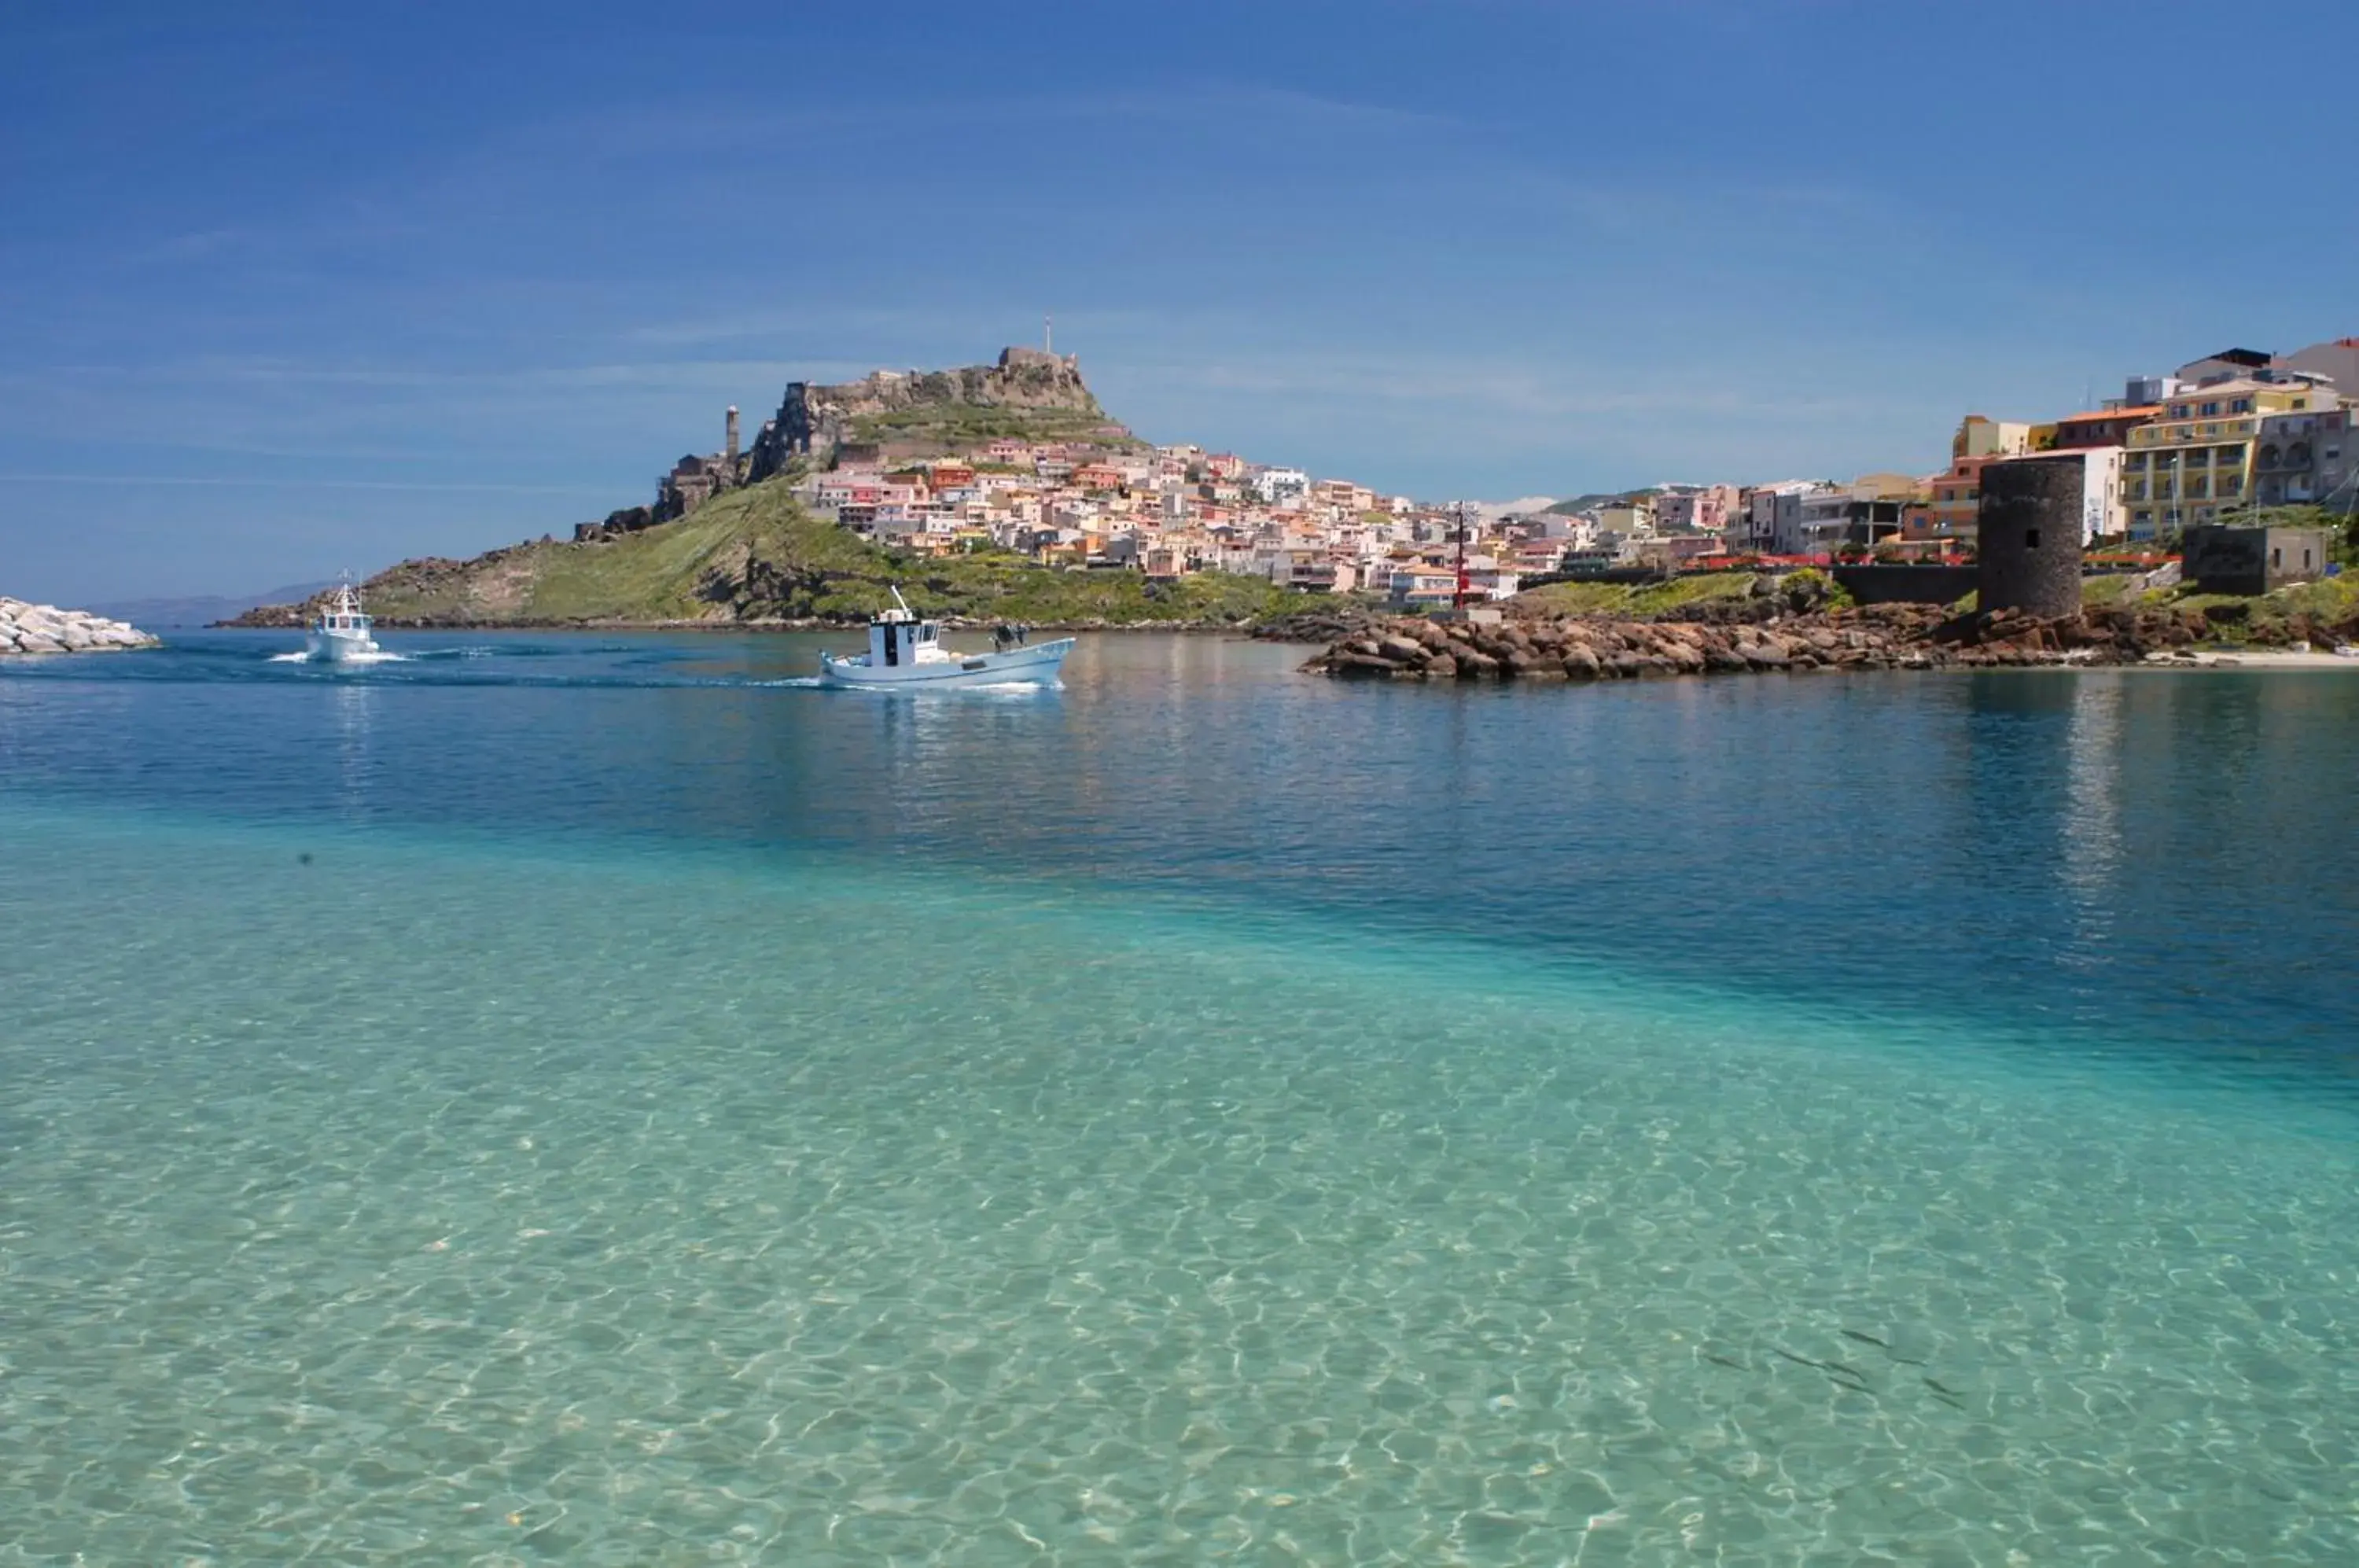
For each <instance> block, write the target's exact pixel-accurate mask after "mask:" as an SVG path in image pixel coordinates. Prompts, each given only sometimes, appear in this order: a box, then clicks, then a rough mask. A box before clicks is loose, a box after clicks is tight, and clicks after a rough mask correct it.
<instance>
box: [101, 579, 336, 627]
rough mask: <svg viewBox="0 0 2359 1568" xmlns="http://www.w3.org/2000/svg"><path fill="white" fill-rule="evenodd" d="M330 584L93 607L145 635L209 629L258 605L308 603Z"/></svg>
mask: <svg viewBox="0 0 2359 1568" xmlns="http://www.w3.org/2000/svg"><path fill="white" fill-rule="evenodd" d="M332 586H333V584H332V583H296V584H295V585H293V586H292V587H288V588H273V589H270V590H268V591H267V592H266V593H233V594H220V593H213V594H201V595H197V596H193V597H190V598H186V599H122V600H117V601H116V602H115V603H114V604H93V605H92V606H91V611H92V614H94V615H104V616H107V617H108V618H109V619H111V620H117V621H128V622H130V623H131V624H132V625H133V626H137V627H139V628H141V629H142V630H145V631H153V630H155V629H156V628H157V627H159V626H212V625H214V624H216V623H217V622H221V621H228V620H234V619H236V618H237V617H238V616H240V615H244V614H245V613H246V612H247V611H248V610H251V609H253V608H254V607H255V605H257V604H291V603H294V602H297V601H299V600H303V599H308V598H310V596H311V595H312V594H314V593H318V592H320V591H321V589H322V588H328V587H332Z"/></svg>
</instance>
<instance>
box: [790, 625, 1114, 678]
mask: <svg viewBox="0 0 2359 1568" xmlns="http://www.w3.org/2000/svg"><path fill="white" fill-rule="evenodd" d="M1072 651H1073V639H1072V638H1071V637H1059V638H1057V639H1056V640H1055V641H1054V642H1044V643H1039V644H1038V645H1035V646H1032V647H1027V648H1009V649H1006V651H1004V652H994V653H970V654H963V655H960V656H957V657H954V658H951V659H941V660H939V661H928V662H925V663H919V664H901V665H892V664H887V665H883V666H879V667H876V668H871V667H870V665H869V663H868V660H867V659H866V658H865V657H864V656H863V657H855V658H852V659H838V658H837V657H836V656H835V655H833V654H832V653H822V654H821V655H820V656H819V667H820V679H821V680H822V681H826V682H827V683H828V684H829V685H831V686H864V687H868V688H871V689H873V690H875V691H945V690H955V689H957V688H959V687H962V686H1011V685H1035V686H1046V685H1050V684H1053V683H1054V682H1055V681H1057V679H1058V674H1059V671H1060V670H1061V669H1062V668H1063V666H1064V663H1065V656H1066V655H1067V654H1069V653H1071V652H1072Z"/></svg>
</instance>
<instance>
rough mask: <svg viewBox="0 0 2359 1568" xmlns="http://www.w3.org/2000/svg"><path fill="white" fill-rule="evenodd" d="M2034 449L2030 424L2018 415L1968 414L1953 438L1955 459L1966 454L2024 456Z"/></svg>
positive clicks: (1951, 443)
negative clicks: (2009, 416)
mask: <svg viewBox="0 0 2359 1568" xmlns="http://www.w3.org/2000/svg"><path fill="white" fill-rule="evenodd" d="M2030 450H2031V426H2030V425H2028V424H2027V423H2025V422H2023V421H2022V420H2019V419H1984V418H1983V416H1982V415H1980V414H1968V415H1967V416H1966V417H1965V418H1964V419H1961V420H1959V421H1958V433H1957V434H1955V435H1953V436H1951V438H1950V456H1951V460H1952V461H1955V460H1956V459H1959V458H1964V457H2021V456H2022V455H2023V454H2024V453H2025V452H2029V451H2030Z"/></svg>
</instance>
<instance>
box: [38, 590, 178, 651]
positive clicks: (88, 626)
mask: <svg viewBox="0 0 2359 1568" xmlns="http://www.w3.org/2000/svg"><path fill="white" fill-rule="evenodd" d="M157 641H158V639H157V638H155V637H150V636H149V635H148V634H147V633H146V632H143V631H141V630H140V629H139V628H138V627H136V626H129V625H126V624H125V623H124V622H122V621H111V620H108V619H107V618H106V617H105V616H104V615H90V614H88V613H87V612H85V611H82V610H60V609H59V608H58V607H57V606H56V605H54V604H27V603H26V602H25V601H24V600H22V599H6V598H0V657H5V656H7V655H9V654H18V653H96V652H101V651H103V650H107V649H112V648H154V647H156V646H157Z"/></svg>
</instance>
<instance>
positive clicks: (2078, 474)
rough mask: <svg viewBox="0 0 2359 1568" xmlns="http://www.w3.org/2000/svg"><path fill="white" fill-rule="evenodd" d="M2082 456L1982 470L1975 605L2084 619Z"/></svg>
mask: <svg viewBox="0 0 2359 1568" xmlns="http://www.w3.org/2000/svg"><path fill="white" fill-rule="evenodd" d="M2083 472H2084V465H2083V463H2082V460H2081V456H2080V454H2079V453H2077V452H2071V453H2059V454H2057V455H2055V456H2052V457H2018V458H2010V459H2008V460H2007V461H2006V462H2003V463H1989V464H1986V465H1985V466H1984V469H1983V472H1982V492H1983V497H1982V508H1981V512H1980V514H1979V522H1978V528H1977V532H1978V534H1979V536H1980V537H1979V539H1978V540H1977V542H1976V544H1975V556H1976V559H1977V561H1979V563H1980V567H1981V571H1980V573H1979V581H1978V582H1977V583H1976V587H1977V588H1978V590H1979V593H1980V596H1979V598H1978V599H1977V601H1976V602H1977V604H1979V605H1980V606H1981V608H1982V609H1983V610H1984V611H1985V612H1987V611H1991V610H2028V611H2030V612H2031V613H2032V614H2033V615H2051V616H2062V615H2079V614H2080V613H2081V485H2082V474H2083Z"/></svg>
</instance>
